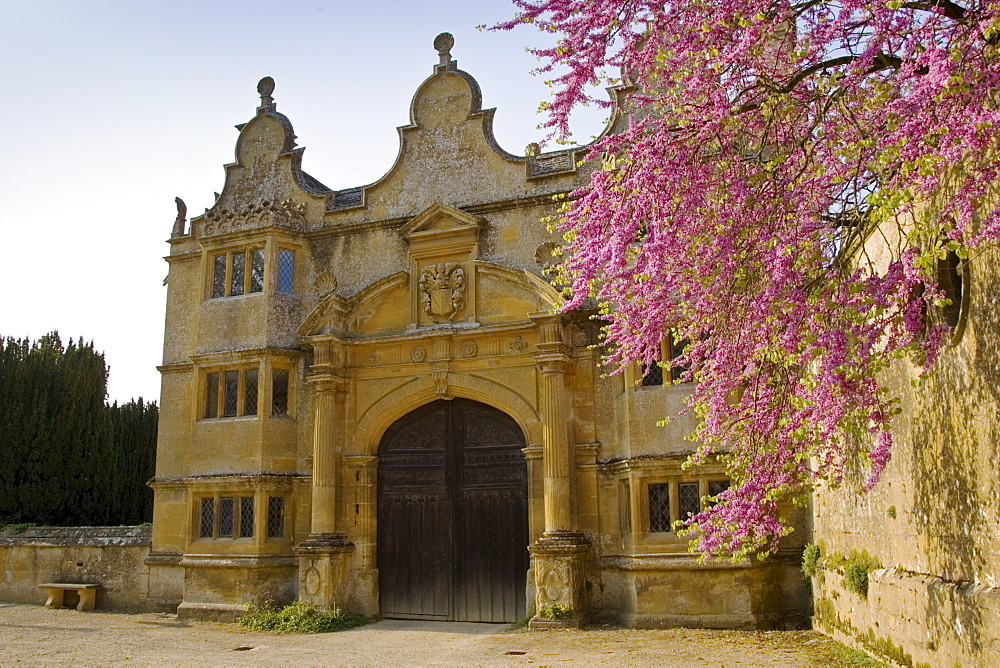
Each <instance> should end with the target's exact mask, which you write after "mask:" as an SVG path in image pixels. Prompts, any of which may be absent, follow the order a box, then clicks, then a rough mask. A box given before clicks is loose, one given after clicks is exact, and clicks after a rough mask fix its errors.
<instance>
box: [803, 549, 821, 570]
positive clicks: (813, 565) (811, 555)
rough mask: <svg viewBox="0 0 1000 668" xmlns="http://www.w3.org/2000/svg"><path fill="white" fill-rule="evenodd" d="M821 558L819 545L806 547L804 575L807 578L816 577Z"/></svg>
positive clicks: (804, 550) (804, 552)
mask: <svg viewBox="0 0 1000 668" xmlns="http://www.w3.org/2000/svg"><path fill="white" fill-rule="evenodd" d="M820 556H821V555H820V549H819V545H806V546H805V548H804V549H803V550H802V574H803V575H805V576H806V577H807V578H811V577H814V576H815V575H816V571H817V570H818V562H819V558H820Z"/></svg>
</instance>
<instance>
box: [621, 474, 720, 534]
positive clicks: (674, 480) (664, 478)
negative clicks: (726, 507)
mask: <svg viewBox="0 0 1000 668" xmlns="http://www.w3.org/2000/svg"><path fill="white" fill-rule="evenodd" d="M719 482H725V483H727V489H728V487H729V486H731V485H732V480H731V479H730V478H729V477H728V476H726V475H725V474H723V473H705V474H703V475H698V476H676V475H675V476H670V475H651V476H644V477H643V478H642V480H641V484H640V485H638V487H640V488H641V490H642V491H641V492H640V494H641V496H640V507H641V508H642V521H641V532H642V533H643V534H644V535H645V536H648V537H668V536H669V537H676V536H677V531H676V530H675V529H674V525H675V524H676V523H677V522H678V521H681V520H685V519H687V517H682V516H681V515H682V511H681V491H680V486H681V485H690V484H697V485H698V512H704V511H705V510H707V509H708V508H709V507H710V505H711V503H710V502H709V501H708V497H709V496H710V494H709V485H710V483H719ZM653 485H669V487H668V495H669V499H670V501H669V512H670V517H669V518H668V519H669V526H670V527H671V528H670V530H669V531H653V514H652V508H651V507H650V487H651V486H653ZM632 530H633V531H639V530H640V527H639V526H637V525H636V523H635V522H634V521H633V524H632Z"/></svg>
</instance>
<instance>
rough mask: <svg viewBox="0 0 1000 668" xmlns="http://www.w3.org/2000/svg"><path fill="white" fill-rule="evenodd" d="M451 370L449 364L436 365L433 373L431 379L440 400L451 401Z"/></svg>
mask: <svg viewBox="0 0 1000 668" xmlns="http://www.w3.org/2000/svg"><path fill="white" fill-rule="evenodd" d="M448 373H449V368H448V365H447V364H441V365H435V367H434V369H433V370H432V371H431V379H432V380H433V381H434V393H435V394H437V396H438V398H439V399H451V398H452V397H451V392H450V391H449V387H448Z"/></svg>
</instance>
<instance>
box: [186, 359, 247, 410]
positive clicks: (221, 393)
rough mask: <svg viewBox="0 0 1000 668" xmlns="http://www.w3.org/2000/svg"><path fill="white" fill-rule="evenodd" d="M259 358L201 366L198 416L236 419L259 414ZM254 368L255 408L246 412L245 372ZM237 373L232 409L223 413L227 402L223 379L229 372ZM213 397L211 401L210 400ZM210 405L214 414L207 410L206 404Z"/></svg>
mask: <svg viewBox="0 0 1000 668" xmlns="http://www.w3.org/2000/svg"><path fill="white" fill-rule="evenodd" d="M260 368H261V364H260V362H259V361H258V362H248V363H246V364H234V365H227V366H211V367H204V368H202V369H201V370H200V376H201V380H200V382H199V392H198V401H199V411H198V415H199V417H198V420H199V421H201V420H237V419H241V418H257V417H259V416H260V414H261V410H260V408H261V406H260V402H261V393H260ZM250 371H254V372H256V376H257V379H256V383H257V385H256V392H257V408H256V411H255V412H253V413H248V412H247V402H246V400H247V372H250ZM233 373H235V374H237V380H236V396H235V397H233V401H234V409H235V413H234V414H232V415H227V414H226V412H227V410H228V404H227V401H226V399H227V394H228V389H229V383H228V382H227V380H228V378H229V374H233ZM212 376H215V379H214V386H215V392H214V395H215V396H214V397H213V396H212V394H213V393H212V386H213V379H212ZM213 399H214V401H213ZM213 406H214V408H215V414H214V415H212V414H211V412H212V411H211V410H210V408H212V407H213Z"/></svg>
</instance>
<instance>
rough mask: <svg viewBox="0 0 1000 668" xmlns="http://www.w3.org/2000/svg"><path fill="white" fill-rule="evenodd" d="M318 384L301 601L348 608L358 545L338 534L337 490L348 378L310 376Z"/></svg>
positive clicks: (302, 547)
mask: <svg viewBox="0 0 1000 668" xmlns="http://www.w3.org/2000/svg"><path fill="white" fill-rule="evenodd" d="M309 380H310V382H312V383H313V475H312V515H311V518H310V519H311V531H310V534H309V538H308V539H307V540H305V541H303V542H301V543H299V544H298V545H297V546H296V547H295V552H296V554H298V555H299V599H300V600H302V601H305V602H307V603H311V604H312V605H314V606H315V607H317V608H322V609H326V610H331V609H334V608H337V607H339V606H341V605H343V604H344V601H345V599H346V597H347V584H348V578H349V567H350V557H351V553H352V552H353V551H354V544H353V543H351V541H350V540H348V538H347V534H345V533H344V532H343V531H338V527H337V515H338V503H339V501H340V500H339V499H338V498H337V485H338V483H339V476H340V459H341V456H342V450H343V440H344V439H343V436H344V435H343V434H342V433H341V432H342V427H343V424H344V399H345V396H346V385H345V382H344V380H343V379H342V378H339V377H337V376H332V375H328V374H323V375H314V376H310V377H309Z"/></svg>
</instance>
